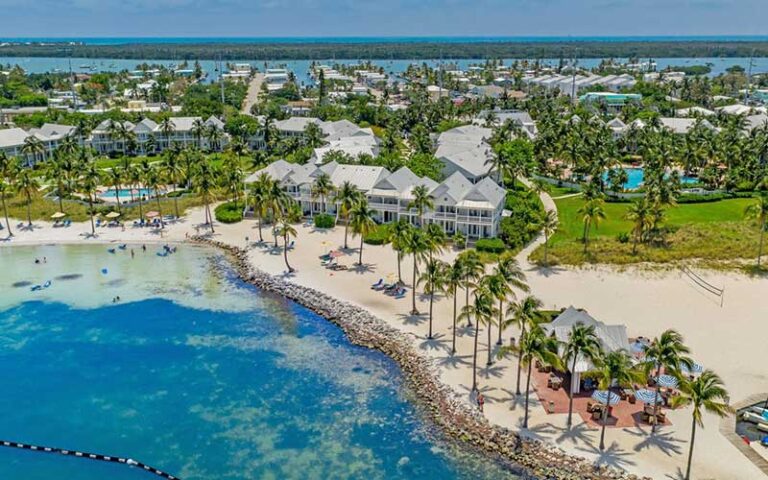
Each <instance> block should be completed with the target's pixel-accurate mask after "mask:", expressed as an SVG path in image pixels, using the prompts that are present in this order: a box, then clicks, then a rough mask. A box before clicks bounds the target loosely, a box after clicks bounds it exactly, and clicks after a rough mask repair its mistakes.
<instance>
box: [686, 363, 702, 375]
mask: <svg viewBox="0 0 768 480" xmlns="http://www.w3.org/2000/svg"><path fill="white" fill-rule="evenodd" d="M703 371H704V367H702V366H701V365H699V364H698V363H694V364H693V366H692V367H691V368H688V367H687V366H686V365H685V364H683V363H681V364H680V373H682V374H683V375H698V374H700V373H701V372H703Z"/></svg>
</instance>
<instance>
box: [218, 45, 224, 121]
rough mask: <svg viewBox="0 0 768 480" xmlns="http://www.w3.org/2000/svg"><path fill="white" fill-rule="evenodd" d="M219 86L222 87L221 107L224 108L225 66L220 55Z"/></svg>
mask: <svg viewBox="0 0 768 480" xmlns="http://www.w3.org/2000/svg"><path fill="white" fill-rule="evenodd" d="M219 85H220V86H221V107H222V109H223V108H224V64H223V63H222V60H221V54H219Z"/></svg>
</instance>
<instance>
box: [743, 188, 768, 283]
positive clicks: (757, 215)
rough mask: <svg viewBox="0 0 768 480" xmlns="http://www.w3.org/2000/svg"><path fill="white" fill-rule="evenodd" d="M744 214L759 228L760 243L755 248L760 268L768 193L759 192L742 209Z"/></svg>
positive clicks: (767, 222) (767, 214)
mask: <svg viewBox="0 0 768 480" xmlns="http://www.w3.org/2000/svg"><path fill="white" fill-rule="evenodd" d="M744 215H745V216H746V217H747V218H749V219H751V220H754V221H755V222H756V223H757V226H758V228H759V229H760V245H759V247H758V250H757V268H758V269H759V268H760V258H761V257H762V256H763V240H764V238H765V231H766V230H768V193H765V192H763V193H761V194H760V196H759V197H757V199H756V200H755V202H754V203H753V204H751V205H749V206H747V208H746V209H745V211H744Z"/></svg>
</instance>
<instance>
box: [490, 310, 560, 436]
mask: <svg viewBox="0 0 768 480" xmlns="http://www.w3.org/2000/svg"><path fill="white" fill-rule="evenodd" d="M557 348H558V341H557V339H556V338H555V337H551V336H549V335H547V334H546V332H545V331H544V330H543V329H542V328H541V326H539V325H535V326H533V328H531V329H530V330H528V331H527V332H525V335H523V336H522V337H520V344H519V346H507V347H504V348H502V349H501V350H500V352H499V353H500V354H501V355H503V354H505V353H506V352H508V351H516V352H517V356H518V358H519V359H520V360H519V361H520V362H521V363H523V364H525V365H526V367H527V369H528V376H527V378H526V380H525V415H524V417H523V428H528V411H529V408H528V407H529V398H530V392H531V369H532V367H533V363H534V362H536V361H538V362H539V363H541V364H542V365H549V366H552V367H553V368H555V369H556V370H560V369H562V362H561V360H560V357H558V355H557Z"/></svg>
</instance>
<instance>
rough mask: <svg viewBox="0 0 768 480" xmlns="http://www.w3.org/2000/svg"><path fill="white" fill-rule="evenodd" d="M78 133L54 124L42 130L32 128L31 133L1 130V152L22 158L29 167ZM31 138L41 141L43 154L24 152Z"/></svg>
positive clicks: (69, 127) (11, 129) (12, 129)
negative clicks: (26, 143) (25, 145)
mask: <svg viewBox="0 0 768 480" xmlns="http://www.w3.org/2000/svg"><path fill="white" fill-rule="evenodd" d="M76 131H77V129H76V128H75V127H73V126H71V125H58V124H54V123H46V124H43V126H42V127H40V128H31V129H30V130H29V131H26V130H23V129H21V128H6V129H0V152H3V153H4V154H5V155H6V156H8V157H17V158H20V159H22V160H23V161H24V163H25V164H27V165H34V164H35V163H37V162H38V161H41V160H45V159H46V158H48V157H49V156H50V155H51V154H52V153H53V151H54V150H56V148H58V147H59V145H60V144H61V142H62V141H63V140H64V139H65V138H67V137H70V136H73V137H74V136H75V134H76ZM30 137H34V138H37V140H39V141H40V145H41V146H42V147H43V149H44V150H45V151H44V152H43V153H42V154H39V153H38V154H34V155H33V154H27V153H25V152H24V151H23V148H24V144H25V142H27V139H28V138H30ZM78 143H80V142H78Z"/></svg>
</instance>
